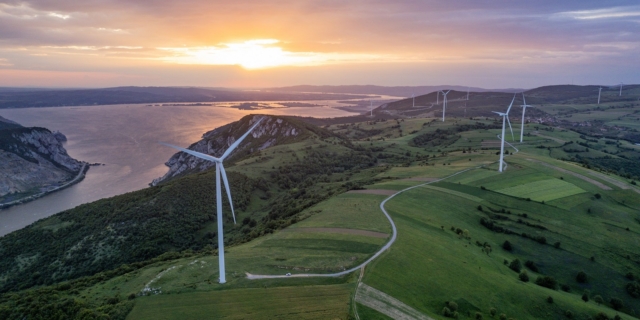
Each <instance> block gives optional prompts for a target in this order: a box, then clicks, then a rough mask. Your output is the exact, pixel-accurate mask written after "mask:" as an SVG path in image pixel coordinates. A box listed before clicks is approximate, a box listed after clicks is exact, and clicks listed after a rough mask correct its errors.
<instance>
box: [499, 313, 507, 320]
mask: <svg viewBox="0 0 640 320" xmlns="http://www.w3.org/2000/svg"><path fill="white" fill-rule="evenodd" d="M499 319H500V320H507V315H506V314H504V313H501V314H500V317H499Z"/></svg>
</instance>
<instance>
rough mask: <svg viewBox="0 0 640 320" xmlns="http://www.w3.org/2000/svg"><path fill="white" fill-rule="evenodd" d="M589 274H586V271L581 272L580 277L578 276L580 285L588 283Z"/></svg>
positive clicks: (577, 279)
mask: <svg viewBox="0 0 640 320" xmlns="http://www.w3.org/2000/svg"><path fill="white" fill-rule="evenodd" d="M587 280H588V279H587V274H586V273H584V271H580V272H578V275H577V276H576V281H578V282H579V283H587Z"/></svg>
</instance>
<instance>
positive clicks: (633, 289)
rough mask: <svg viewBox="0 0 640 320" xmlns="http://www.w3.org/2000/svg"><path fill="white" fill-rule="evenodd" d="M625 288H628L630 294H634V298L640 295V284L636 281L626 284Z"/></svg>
mask: <svg viewBox="0 0 640 320" xmlns="http://www.w3.org/2000/svg"><path fill="white" fill-rule="evenodd" d="M625 289H627V293H628V294H629V295H630V296H632V297H634V298H638V297H640V284H638V283H635V282H629V283H627V285H626V286H625Z"/></svg>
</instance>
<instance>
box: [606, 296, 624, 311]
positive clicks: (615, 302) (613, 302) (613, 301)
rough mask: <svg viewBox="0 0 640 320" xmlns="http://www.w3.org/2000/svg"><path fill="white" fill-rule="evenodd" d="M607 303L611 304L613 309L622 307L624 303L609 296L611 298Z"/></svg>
mask: <svg viewBox="0 0 640 320" xmlns="http://www.w3.org/2000/svg"><path fill="white" fill-rule="evenodd" d="M609 303H610V304H611V308H613V309H614V310H620V309H622V308H624V303H623V302H622V300H621V299H619V298H611V300H609Z"/></svg>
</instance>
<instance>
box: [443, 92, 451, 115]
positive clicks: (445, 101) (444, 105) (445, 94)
mask: <svg viewBox="0 0 640 320" xmlns="http://www.w3.org/2000/svg"><path fill="white" fill-rule="evenodd" d="M450 91H451V90H448V91H447V92H444V91H440V92H442V95H443V96H444V101H442V122H444V112H445V111H446V110H447V94H449V92H450Z"/></svg>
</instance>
